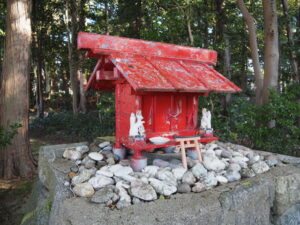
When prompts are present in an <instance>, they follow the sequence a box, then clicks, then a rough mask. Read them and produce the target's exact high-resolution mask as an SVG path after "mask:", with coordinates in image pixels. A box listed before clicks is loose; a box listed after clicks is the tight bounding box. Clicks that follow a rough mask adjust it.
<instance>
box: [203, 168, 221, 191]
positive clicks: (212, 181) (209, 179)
mask: <svg viewBox="0 0 300 225" xmlns="http://www.w3.org/2000/svg"><path fill="white" fill-rule="evenodd" d="M203 183H204V184H205V185H206V186H207V187H213V186H216V185H217V184H218V180H217V178H216V176H215V173H214V172H212V171H210V172H208V173H207V176H206V177H204V179H203Z"/></svg>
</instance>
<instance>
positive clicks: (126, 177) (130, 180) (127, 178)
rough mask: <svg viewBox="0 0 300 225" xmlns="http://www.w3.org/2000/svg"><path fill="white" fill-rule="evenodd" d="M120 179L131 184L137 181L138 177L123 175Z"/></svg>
mask: <svg viewBox="0 0 300 225" xmlns="http://www.w3.org/2000/svg"><path fill="white" fill-rule="evenodd" d="M119 178H121V179H123V180H125V181H127V182H129V183H131V182H133V181H136V180H137V178H136V177H134V176H131V175H123V176H122V177H119Z"/></svg>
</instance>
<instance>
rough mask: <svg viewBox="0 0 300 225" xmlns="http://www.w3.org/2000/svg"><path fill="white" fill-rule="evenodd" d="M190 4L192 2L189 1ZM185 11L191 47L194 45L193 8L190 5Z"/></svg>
mask: <svg viewBox="0 0 300 225" xmlns="http://www.w3.org/2000/svg"><path fill="white" fill-rule="evenodd" d="M188 4H190V2H189V1H188ZM184 11H185V20H186V26H187V31H188V35H189V41H190V44H191V46H193V45H194V36H193V31H192V26H191V8H190V6H189V5H188V6H187V8H186V10H184Z"/></svg>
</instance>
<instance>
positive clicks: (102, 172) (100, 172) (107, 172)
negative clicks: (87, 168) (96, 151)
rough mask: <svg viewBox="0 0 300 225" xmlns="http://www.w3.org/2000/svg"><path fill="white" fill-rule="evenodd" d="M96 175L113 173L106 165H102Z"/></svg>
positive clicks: (110, 174)
mask: <svg viewBox="0 0 300 225" xmlns="http://www.w3.org/2000/svg"><path fill="white" fill-rule="evenodd" d="M96 174H97V175H103V176H106V177H113V176H114V174H113V173H112V172H111V171H110V170H109V168H108V166H103V167H102V168H101V169H100V170H98V171H97V172H96Z"/></svg>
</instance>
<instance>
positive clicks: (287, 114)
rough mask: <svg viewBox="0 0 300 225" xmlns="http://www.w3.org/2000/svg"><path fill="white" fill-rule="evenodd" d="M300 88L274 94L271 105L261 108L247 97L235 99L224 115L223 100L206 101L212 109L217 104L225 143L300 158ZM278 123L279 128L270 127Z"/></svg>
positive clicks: (217, 118) (215, 120)
mask: <svg viewBox="0 0 300 225" xmlns="http://www.w3.org/2000/svg"><path fill="white" fill-rule="evenodd" d="M297 99H300V88H299V86H294V85H293V86H291V87H289V88H287V91H286V92H285V93H283V94H281V95H279V94H277V93H275V92H271V93H270V102H269V104H266V105H264V106H261V107H258V106H256V105H255V104H253V103H252V102H251V101H250V100H249V99H248V98H247V97H245V96H238V97H234V98H233V101H232V103H231V105H230V106H229V107H228V108H227V114H225V115H224V112H222V107H221V105H220V103H219V102H221V101H220V97H215V96H212V97H210V98H208V100H206V102H205V100H204V101H202V102H203V104H202V105H204V106H206V107H207V106H208V108H211V105H210V104H209V100H211V101H213V102H215V105H214V111H213V118H212V124H213V128H214V129H215V132H216V134H217V135H218V137H220V139H221V140H222V141H231V142H235V143H239V144H243V145H246V146H249V147H252V148H256V149H261V150H267V151H273V152H278V153H284V154H291V155H299V153H298V151H299V150H300V127H299V122H298V121H299V118H300V104H299V102H297ZM270 122H274V125H275V126H273V127H272V126H270Z"/></svg>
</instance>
